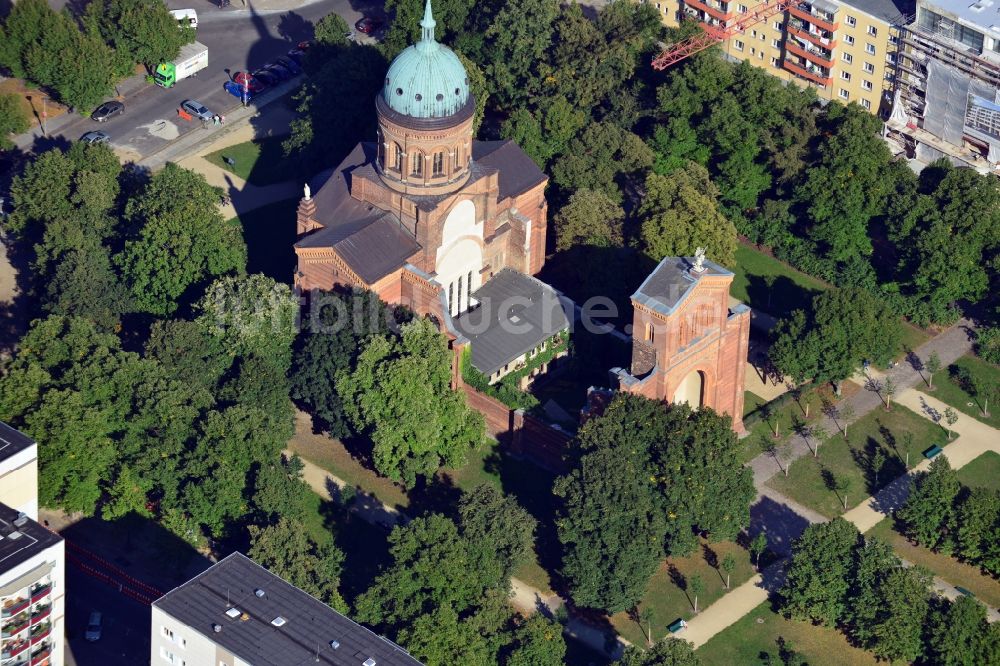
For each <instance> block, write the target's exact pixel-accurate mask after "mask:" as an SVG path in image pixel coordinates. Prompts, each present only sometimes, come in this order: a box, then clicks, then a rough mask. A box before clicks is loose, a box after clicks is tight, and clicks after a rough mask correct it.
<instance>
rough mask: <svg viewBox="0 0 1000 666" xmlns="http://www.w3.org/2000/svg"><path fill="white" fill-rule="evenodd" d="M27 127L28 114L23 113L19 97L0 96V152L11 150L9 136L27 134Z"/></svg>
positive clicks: (11, 143) (3, 94)
mask: <svg viewBox="0 0 1000 666" xmlns="http://www.w3.org/2000/svg"><path fill="white" fill-rule="evenodd" d="M29 127H31V123H29V122H28V114H27V113H25V111H24V107H23V106H22V104H21V98H20V96H18V95H14V94H13V93H2V94H0V150H9V149H11V148H13V147H14V142H13V141H11V140H10V135H11V134H20V133H21V132H27V131H28V128H29Z"/></svg>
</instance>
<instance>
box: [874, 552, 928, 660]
mask: <svg viewBox="0 0 1000 666" xmlns="http://www.w3.org/2000/svg"><path fill="white" fill-rule="evenodd" d="M930 582H931V573H930V572H929V571H927V570H926V569H924V568H922V567H909V568H904V567H896V568H895V569H893V570H892V571H891V572H890V573H889V576H888V578H886V580H885V582H884V583H883V584H882V585H881V592H882V594H881V595H880V599H879V608H880V612H879V613H878V615H877V616H876V618H875V622H874V625H873V627H872V633H873V640H874V645H873V648H872V651H873V652H874V653H875V655H876V656H878V657H881V658H884V659H887V660H890V661H894V660H897V659H901V660H903V661H906V662H912V661H915V660H916V659H917V657H919V656H920V655H921V653H922V651H923V643H922V640H921V638H922V636H921V634H922V632H923V626H924V621H925V620H926V618H927V612H928V607H929V602H930V589H929V586H930Z"/></svg>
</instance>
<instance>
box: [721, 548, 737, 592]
mask: <svg viewBox="0 0 1000 666" xmlns="http://www.w3.org/2000/svg"><path fill="white" fill-rule="evenodd" d="M735 569H736V558H735V557H733V554H732V553H726V556H725V557H724V558H722V570H723V571H725V572H726V589H727V590H728V589H729V577H730V576H732V575H733V571H735Z"/></svg>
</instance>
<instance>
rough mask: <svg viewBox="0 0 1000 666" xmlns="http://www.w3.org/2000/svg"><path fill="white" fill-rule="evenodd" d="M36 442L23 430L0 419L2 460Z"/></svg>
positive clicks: (0, 455)
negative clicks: (12, 426)
mask: <svg viewBox="0 0 1000 666" xmlns="http://www.w3.org/2000/svg"><path fill="white" fill-rule="evenodd" d="M34 443H35V440H33V439H31V438H30V437H28V436H27V435H25V434H24V433H23V432H21V431H19V430H15V429H14V428H11V427H10V426H9V425H7V424H6V423H4V422H3V421H0V460H6V459H7V458H10V457H11V456H13V455H14V454H15V453H20V452H21V451H23V450H24V449H26V448H28V447H29V446H31V445H32V444H34Z"/></svg>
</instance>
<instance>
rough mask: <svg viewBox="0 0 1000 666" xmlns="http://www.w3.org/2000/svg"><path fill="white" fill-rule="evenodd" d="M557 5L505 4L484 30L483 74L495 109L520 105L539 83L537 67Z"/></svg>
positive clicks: (537, 0) (533, 0) (534, 1)
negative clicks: (490, 87) (492, 95)
mask: <svg viewBox="0 0 1000 666" xmlns="http://www.w3.org/2000/svg"><path fill="white" fill-rule="evenodd" d="M558 14H559V3H557V2H556V0H506V1H505V2H503V3H502V4H501V6H500V10H499V11H498V12H497V13H496V16H495V17H494V18H493V21H492V23H491V24H490V26H489V28H488V29H487V30H486V34H485V43H486V44H488V45H489V46H488V47H487V49H486V58H487V60H486V62H485V64H484V70H485V71H486V72H487V73H488V74H489V80H490V81H491V82H492V85H493V90H494V96H495V99H496V103H497V106H498V107H500V108H501V109H505V110H511V109H513V108H516V107H518V106H521V105H523V103H524V102H525V101H526V100H527V98H528V97H529V96H530V95H531V93H532V92H533V91H532V88H533V86H532V84H533V83H534V82H536V81H538V79H539V77H538V74H537V71H538V69H537V68H538V66H539V64H540V63H542V62H544V61H545V52H546V50H547V49H548V48H549V46H550V45H551V44H552V32H553V27H554V23H555V20H556V17H557V16H558Z"/></svg>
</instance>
